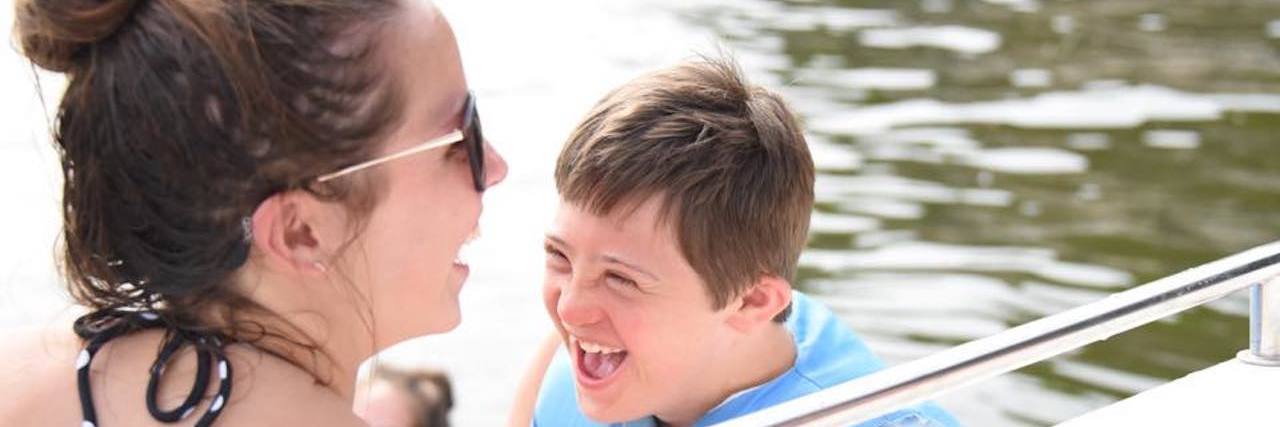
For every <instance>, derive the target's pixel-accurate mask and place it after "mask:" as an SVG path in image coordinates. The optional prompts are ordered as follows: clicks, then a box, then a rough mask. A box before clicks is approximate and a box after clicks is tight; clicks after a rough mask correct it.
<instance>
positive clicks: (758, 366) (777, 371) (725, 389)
mask: <svg viewBox="0 0 1280 427" xmlns="http://www.w3.org/2000/svg"><path fill="white" fill-rule="evenodd" d="M727 353H728V354H729V355H731V357H730V358H728V359H729V360H725V362H726V363H723V364H720V366H721V367H722V368H721V369H719V370H718V372H717V373H716V374H715V377H716V378H719V381H718V382H716V383H715V384H714V385H713V386H712V387H713V388H712V391H711V393H709V394H706V395H704V396H705V397H703V398H696V399H694V400H693V402H694V403H693V405H691V406H687V407H686V408H685V409H686V410H685V411H683V412H684V413H681V414H656V416H655V418H657V421H658V425H663V426H676V427H683V426H690V425H693V423H695V422H697V421H698V420H699V419H701V418H702V417H703V416H706V415H707V413H708V412H710V411H711V410H712V409H715V407H716V406H719V405H720V404H721V403H723V402H724V401H725V399H728V398H729V396H733V394H734V393H737V392H740V391H743V390H746V389H749V388H752V387H755V386H758V385H761V384H764V383H767V382H769V381H772V380H773V379H775V378H778V377H779V376H782V374H784V373H786V372H787V371H788V370H790V369H791V367H792V366H795V363H796V344H795V340H794V339H793V338H792V337H791V333H790V332H789V331H787V329H786V327H785V326H784V324H782V323H773V324H771V325H769V327H767V328H765V329H764V330H762V331H761V333H760V334H757V335H756V336H753V337H750V338H749V339H747V340H745V341H744V342H743V344H742V346H740V347H739V348H737V349H734V351H730V352H727Z"/></svg>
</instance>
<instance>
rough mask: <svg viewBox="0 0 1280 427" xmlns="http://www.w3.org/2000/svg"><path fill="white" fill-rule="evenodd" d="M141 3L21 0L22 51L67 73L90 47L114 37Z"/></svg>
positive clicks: (17, 23)
mask: <svg viewBox="0 0 1280 427" xmlns="http://www.w3.org/2000/svg"><path fill="white" fill-rule="evenodd" d="M140 1H142V0H18V1H17V5H16V8H15V12H16V13H15V20H14V21H15V26H16V28H17V30H16V34H17V37H18V42H19V43H20V44H21V46H22V52H23V54H25V55H26V56H27V58H29V59H31V62H33V63H35V64H36V65H38V66H40V68H44V69H46V70H49V71H56V72H68V71H72V70H73V69H75V68H76V65H77V64H79V63H81V62H82V60H81V59H80V57H81V53H82V52H83V51H84V50H85V49H86V48H87V47H89V46H92V45H93V44H95V43H98V42H99V41H102V40H104V39H106V38H108V37H111V35H113V34H115V32H116V29H118V28H119V27H120V25H121V24H123V23H124V22H125V21H127V20H128V19H129V16H130V14H132V13H133V8H134V6H135V5H137V3H138V2H140Z"/></svg>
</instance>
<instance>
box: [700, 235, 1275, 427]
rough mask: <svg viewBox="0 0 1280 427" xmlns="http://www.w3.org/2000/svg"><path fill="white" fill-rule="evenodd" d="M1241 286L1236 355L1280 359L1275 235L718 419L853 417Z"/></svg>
mask: <svg viewBox="0 0 1280 427" xmlns="http://www.w3.org/2000/svg"><path fill="white" fill-rule="evenodd" d="M1248 287H1252V292H1251V297H1252V300H1251V303H1250V322H1249V324H1250V327H1249V332H1250V333H1249V337H1250V339H1249V349H1248V350H1244V351H1241V352H1240V355H1239V359H1240V360H1242V361H1244V362H1246V363H1252V364H1257V365H1264V366H1280V241H1277V242H1272V243H1269V244H1265V245H1262V246H1258V247H1256V248H1253V249H1250V250H1247V251H1244V252H1240V253H1238V254H1235V255H1231V256H1229V257H1226V258H1223V259H1220V260H1217V261H1213V262H1210V263H1208V264H1204V265H1201V266H1199V267H1195V268H1192V269H1189V270H1186V271H1183V272H1181V273H1178V274H1174V275H1172V276H1168V277H1165V278H1163V279H1160V280H1156V281H1154V282H1150V283H1147V284H1144V285H1141V286H1138V287H1135V288H1132V289H1129V290H1126V291H1123V292H1119V293H1116V294H1112V295H1110V296H1107V297H1106V298H1103V299H1102V300H1099V301H1096V302H1093V303H1090V304H1086V305H1083V306H1080V307H1076V308H1073V309H1070V310H1067V311H1064V312H1062V313H1058V314H1055V315H1052V316H1047V317H1044V318H1041V319H1038V320H1034V321H1031V322H1028V323H1026V324H1023V325H1020V326H1017V327H1014V328H1011V329H1009V330H1006V331H1004V332H1001V333H998V334H995V335H992V336H989V337H986V338H982V339H978V340H974V341H970V342H968V343H965V344H962V345H959V346H956V347H953V348H950V349H947V350H944V351H941V352H938V353H936V354H933V355H930V356H926V357H923V358H920V359H917V360H914V361H911V362H907V363H904V364H901V365H898V366H894V367H892V368H889V369H885V370H883V371H879V372H876V373H873V374H870V375H867V376H864V377H861V378H858V379H855V380H852V381H849V382H846V383H844V384H840V385H837V386H834V387H831V388H827V389H825V390H821V391H818V392H815V393H813V394H809V395H806V396H803V397H801V398H798V399H795V400H792V401H789V402H786V403H782V404H779V405H776V406H773V407H770V408H767V409H764V410H761V411H759V412H755V413H752V414H748V415H745V416H742V417H739V418H736V419H733V420H730V421H727V422H725V423H721V424H718V426H723V427H740V426H741V427H746V426H750V427H756V426H848V425H853V424H856V423H859V422H862V421H866V420H870V419H872V418H875V417H877V416H880V415H883V414H885V413H888V412H890V411H893V410H896V409H899V408H902V407H904V406H908V405H912V404H915V403H919V402H922V401H925V400H928V399H930V398H932V397H935V396H937V395H939V394H942V393H945V392H950V391H953V390H955V389H957V388H960V387H963V386H966V385H969V384H973V383H975V382H979V381H983V380H985V379H988V378H991V377H994V376H997V375H1000V374H1004V373H1006V372H1009V371H1013V370H1016V369H1018V368H1021V367H1024V366H1027V365H1030V364H1032V363H1036V362H1040V361H1043V360H1045V359H1048V358H1050V357H1053V356H1056V355H1059V354H1062V353H1065V352H1067V351H1071V350H1074V349H1077V348H1080V347H1083V346H1085V345H1088V344H1090V343H1093V342H1096V341H1100V340H1105V339H1107V338H1109V337H1111V336H1112V335H1115V334H1118V333H1121V332H1124V331H1128V330H1130V329H1133V328H1136V327H1138V326H1142V325H1145V324H1147V323H1150V322H1153V321H1156V320H1159V319H1161V318H1163V317H1165V316H1169V315H1172V314H1176V313H1179V312H1181V311H1183V310H1187V309H1190V308H1193V307H1196V306H1199V305H1201V304H1205V303H1207V302H1210V301H1214V300H1217V299H1219V298H1222V297H1224V296H1226V295H1228V294H1231V293H1232V292H1235V291H1238V290H1241V289H1244V288H1248Z"/></svg>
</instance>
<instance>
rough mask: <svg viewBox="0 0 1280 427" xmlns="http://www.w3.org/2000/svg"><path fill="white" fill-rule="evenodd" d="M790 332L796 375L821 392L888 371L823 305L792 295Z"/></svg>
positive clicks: (850, 330) (787, 325)
mask: <svg viewBox="0 0 1280 427" xmlns="http://www.w3.org/2000/svg"><path fill="white" fill-rule="evenodd" d="M791 307H792V308H791V310H792V312H791V316H790V317H788V318H787V322H786V328H787V331H788V332H790V333H791V335H792V338H793V339H794V340H795V345H796V364H795V367H794V371H795V373H796V374H797V375H799V376H801V377H803V378H804V379H805V380H807V381H811V382H813V384H814V385H815V386H817V387H818V388H819V389H822V388H827V387H831V386H833V385H836V384H840V383H843V382H845V381H849V380H851V379H854V378H858V377H861V376H863V375H867V374H870V373H872V372H875V371H878V370H880V369H882V368H884V362H881V361H880V359H879V358H877V357H876V356H875V354H874V353H872V352H871V349H870V348H868V347H867V345H866V344H865V343H863V342H862V340H861V339H859V338H858V336H857V335H856V334H854V333H853V330H852V329H850V328H849V327H848V325H846V324H845V323H844V321H843V320H841V319H840V318H839V317H837V316H836V315H835V313H832V312H831V310H830V309H828V308H827V307H826V306H825V305H823V304H822V303H821V302H818V301H816V300H814V299H813V298H810V297H809V296H807V295H805V294H804V293H801V292H799V291H792V292H791Z"/></svg>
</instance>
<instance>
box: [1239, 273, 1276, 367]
mask: <svg viewBox="0 0 1280 427" xmlns="http://www.w3.org/2000/svg"><path fill="white" fill-rule="evenodd" d="M1237 357H1238V358H1239V359H1240V360H1241V361H1243V362H1245V363H1248V364H1251V365H1261V366H1280V277H1274V278H1272V279H1271V280H1269V281H1266V282H1263V283H1258V284H1256V285H1253V286H1251V287H1250V288H1249V349H1248V350H1244V351H1241V352H1240V354H1239V355H1237Z"/></svg>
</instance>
